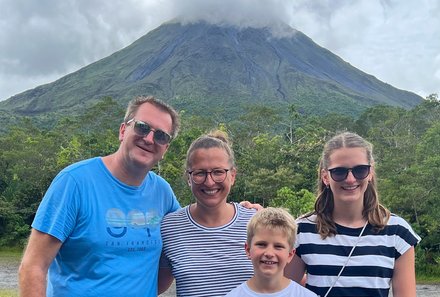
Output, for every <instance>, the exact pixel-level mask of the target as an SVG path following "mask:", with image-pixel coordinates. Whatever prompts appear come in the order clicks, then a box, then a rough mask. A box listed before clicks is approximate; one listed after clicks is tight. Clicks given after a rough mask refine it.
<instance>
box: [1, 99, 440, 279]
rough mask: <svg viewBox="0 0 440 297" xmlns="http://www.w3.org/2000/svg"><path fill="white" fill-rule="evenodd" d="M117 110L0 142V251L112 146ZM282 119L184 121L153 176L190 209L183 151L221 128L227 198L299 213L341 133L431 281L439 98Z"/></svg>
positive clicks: (437, 244)
mask: <svg viewBox="0 0 440 297" xmlns="http://www.w3.org/2000/svg"><path fill="white" fill-rule="evenodd" d="M123 113H124V108H123V107H122V106H120V105H118V103H117V102H115V101H114V100H112V99H111V98H105V99H103V100H102V101H100V102H99V103H98V104H97V105H95V106H94V107H92V108H90V109H89V110H87V112H86V113H85V114H82V115H79V116H70V117H66V118H63V119H62V120H60V121H58V122H57V124H56V125H55V126H54V127H52V128H50V129H43V128H39V126H37V125H36V124H35V123H33V122H32V120H31V119H25V120H23V121H22V122H20V124H18V125H14V126H13V127H11V128H10V129H9V130H8V132H7V133H4V134H2V135H0V247H1V246H3V247H5V246H21V245H23V244H24V243H25V241H26V238H27V236H28V234H29V229H30V224H31V222H32V219H33V217H34V214H35V211H36V209H37V207H38V204H39V202H40V200H41V198H42V197H43V195H44V193H45V191H46V189H47V188H48V186H49V184H50V182H51V181H52V179H53V178H54V176H55V175H56V174H57V172H58V171H59V170H61V169H62V168H63V167H65V166H67V165H68V164H71V163H73V162H75V161H78V160H81V159H85V158H89V157H93V156H99V155H101V156H102V155H106V154H109V153H112V152H114V151H115V150H116V149H117V147H118V135H117V133H118V127H119V123H120V121H121V119H122V117H123ZM282 114H288V116H282V115H281V113H279V111H277V110H275V109H271V108H268V107H264V106H252V107H250V108H248V110H247V112H246V113H243V114H242V115H241V116H240V117H239V118H237V119H236V120H234V121H229V122H225V121H224V120H222V119H221V118H220V117H217V116H216V115H215V114H207V115H206V116H202V115H199V116H194V115H187V113H185V111H183V110H182V111H181V116H182V124H183V126H182V130H181V132H180V134H179V136H178V137H177V138H176V139H175V140H174V141H173V143H172V144H171V147H170V149H169V151H168V152H167V154H166V157H165V159H164V160H163V161H162V162H161V163H160V164H159V165H158V166H157V168H155V170H156V171H157V172H158V173H159V174H161V175H162V176H163V177H165V178H166V179H167V180H168V181H169V182H170V183H171V185H172V187H173V189H174V190H175V192H176V195H177V196H178V197H179V199H180V202H181V204H182V205H186V204H188V203H190V202H191V200H192V197H191V194H190V191H189V189H188V187H187V185H186V183H185V181H184V179H183V162H184V159H185V153H186V150H187V148H188V146H189V144H190V143H191V141H192V140H194V139H195V138H196V137H197V136H199V135H200V134H202V133H203V132H206V131H208V130H211V129H213V128H220V129H223V130H225V131H227V132H228V134H229V135H230V137H231V139H232V140H233V142H234V150H235V152H236V159H237V164H238V170H239V175H238V178H237V182H236V184H235V186H234V188H233V191H232V193H231V199H232V200H235V201H242V200H250V201H254V202H258V203H260V204H262V205H265V206H267V205H272V206H283V207H286V208H288V209H289V210H290V211H291V212H292V214H293V215H295V216H298V215H299V214H302V213H304V212H307V211H309V210H310V209H311V208H312V207H313V201H314V194H313V192H314V187H315V183H316V168H317V162H318V159H319V155H320V153H321V150H322V147H323V145H324V143H325V141H326V140H327V139H328V138H329V137H331V136H332V135H334V134H335V132H339V131H344V130H349V131H354V132H357V133H359V134H360V135H362V136H364V137H366V138H367V139H368V140H370V141H371V142H372V143H373V144H374V146H375V157H376V163H377V164H376V171H377V175H378V179H379V191H380V194H381V201H382V203H383V204H384V205H386V206H387V207H388V208H389V209H390V210H391V211H392V212H394V213H397V214H399V215H401V216H402V217H404V218H405V219H406V220H408V221H409V222H410V223H411V225H412V226H413V228H414V229H415V230H416V231H417V233H418V234H420V235H421V236H422V238H423V240H422V242H421V244H420V245H419V247H418V248H417V269H418V271H419V272H421V273H422V274H425V275H430V274H431V275H432V274H433V275H437V276H439V275H440V269H439V268H438V266H439V265H438V264H439V263H438V262H439V261H440V187H439V176H440V101H439V100H438V96H437V95H436V94H434V95H431V96H429V97H428V98H426V100H425V101H424V102H422V103H421V104H420V105H418V106H416V107H415V108H413V109H411V110H405V109H401V108H398V107H391V106H375V107H372V108H370V109H367V110H366V111H365V112H363V113H362V114H361V115H360V116H359V117H358V118H352V117H350V116H346V115H341V114H328V115H325V116H312V115H306V114H302V113H300V112H298V110H297V108H296V107H295V106H293V105H292V106H290V109H289V110H288V112H284V113H282Z"/></svg>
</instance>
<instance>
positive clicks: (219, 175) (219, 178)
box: [188, 168, 229, 185]
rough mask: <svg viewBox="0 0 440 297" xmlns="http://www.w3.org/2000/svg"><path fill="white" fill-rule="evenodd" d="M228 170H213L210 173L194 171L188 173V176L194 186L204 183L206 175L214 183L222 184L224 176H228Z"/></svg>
mask: <svg viewBox="0 0 440 297" xmlns="http://www.w3.org/2000/svg"><path fill="white" fill-rule="evenodd" d="M228 171H229V169H220V168H218V169H213V170H211V171H206V170H194V171H188V174H189V175H190V176H191V180H192V181H193V183H195V184H196V185H201V184H203V183H204V182H205V181H206V178H207V177H208V174H209V175H210V176H211V179H212V180H213V181H214V182H216V183H222V182H224V181H225V179H226V176H227V175H228Z"/></svg>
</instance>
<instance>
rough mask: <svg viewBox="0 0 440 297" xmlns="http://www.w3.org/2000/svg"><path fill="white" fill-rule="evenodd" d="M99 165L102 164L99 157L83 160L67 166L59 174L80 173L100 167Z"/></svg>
mask: <svg viewBox="0 0 440 297" xmlns="http://www.w3.org/2000/svg"><path fill="white" fill-rule="evenodd" d="M100 163H102V161H101V158H100V157H95V158H91V159H85V160H81V161H78V162H76V163H73V164H70V165H68V166H67V167H65V168H64V169H63V170H61V172H64V173H67V172H68V173H76V172H81V171H88V170H90V169H93V168H95V167H97V166H100V165H99V164H100Z"/></svg>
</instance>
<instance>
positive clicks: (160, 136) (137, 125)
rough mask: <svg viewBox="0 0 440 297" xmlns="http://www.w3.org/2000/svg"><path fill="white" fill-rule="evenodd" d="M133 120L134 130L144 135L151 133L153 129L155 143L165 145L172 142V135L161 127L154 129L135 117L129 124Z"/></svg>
mask: <svg viewBox="0 0 440 297" xmlns="http://www.w3.org/2000/svg"><path fill="white" fill-rule="evenodd" d="M131 122H134V132H135V133H136V134H137V135H139V136H142V137H145V136H147V135H148V134H150V132H151V131H153V140H154V142H155V143H157V144H160V145H165V144H168V143H170V142H171V135H170V134H168V133H166V132H164V131H162V130H160V129H157V130H155V129H153V128H151V127H150V125H148V124H147V123H145V122H142V121H136V120H135V119H131V120H129V121H128V122H127V125H129V124H130V123H131Z"/></svg>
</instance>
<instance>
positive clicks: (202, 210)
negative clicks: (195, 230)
mask: <svg viewBox="0 0 440 297" xmlns="http://www.w3.org/2000/svg"><path fill="white" fill-rule="evenodd" d="M189 211H190V213H191V217H192V218H193V219H194V220H195V221H196V222H197V223H198V224H200V225H202V226H205V227H220V226H223V225H226V224H227V223H229V222H230V221H231V220H232V219H233V218H234V215H235V206H234V205H233V204H230V203H226V202H225V203H224V204H220V205H218V206H217V207H215V208H209V207H204V206H202V205H200V204H197V203H194V204H191V205H190V208H189Z"/></svg>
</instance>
